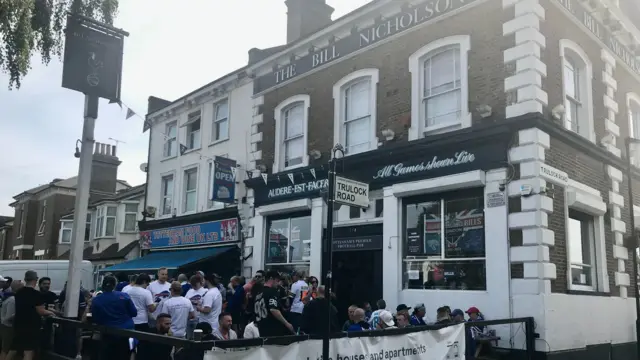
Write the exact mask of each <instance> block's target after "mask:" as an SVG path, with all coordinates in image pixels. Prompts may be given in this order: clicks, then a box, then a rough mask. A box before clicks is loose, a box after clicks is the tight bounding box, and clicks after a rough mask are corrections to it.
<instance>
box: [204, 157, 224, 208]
mask: <svg viewBox="0 0 640 360" xmlns="http://www.w3.org/2000/svg"><path fill="white" fill-rule="evenodd" d="M220 156H221V157H224V158H228V157H229V154H224V155H220ZM214 171H215V167H214V166H213V161H209V179H208V181H207V209H220V208H223V207H224V205H225V204H224V203H223V202H219V201H213V200H211V199H213V176H214Z"/></svg>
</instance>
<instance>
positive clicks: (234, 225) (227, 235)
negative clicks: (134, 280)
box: [140, 219, 238, 249]
mask: <svg viewBox="0 0 640 360" xmlns="http://www.w3.org/2000/svg"><path fill="white" fill-rule="evenodd" d="M140 238H141V239H142V243H143V244H144V245H143V247H144V248H147V249H158V248H167V247H174V246H186V245H206V244H215V243H221V242H230V241H238V219H226V220H220V221H211V222H206V223H202V224H193V225H185V226H176V227H171V228H165V229H158V230H149V231H143V232H141V233H140Z"/></svg>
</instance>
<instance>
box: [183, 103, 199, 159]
mask: <svg viewBox="0 0 640 360" xmlns="http://www.w3.org/2000/svg"><path fill="white" fill-rule="evenodd" d="M195 123H200V129H198V130H196V131H193V130H192V126H193V124H195ZM202 125H203V124H202V108H200V109H197V110H193V111H190V112H188V113H187V121H186V122H185V123H184V125H182V126H181V127H184V128H185V144H186V146H187V151H193V150H198V149H200V148H201V146H202ZM193 133H197V134H195V135H193V142H192V141H191V138H190V137H191V134H193ZM179 148H180V145H178V152H179V151H180V149H179Z"/></svg>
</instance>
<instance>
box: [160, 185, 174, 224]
mask: <svg viewBox="0 0 640 360" xmlns="http://www.w3.org/2000/svg"><path fill="white" fill-rule="evenodd" d="M161 191H162V199H161V207H162V208H161V214H162V215H171V213H172V211H173V175H166V176H163V177H162V189H161Z"/></svg>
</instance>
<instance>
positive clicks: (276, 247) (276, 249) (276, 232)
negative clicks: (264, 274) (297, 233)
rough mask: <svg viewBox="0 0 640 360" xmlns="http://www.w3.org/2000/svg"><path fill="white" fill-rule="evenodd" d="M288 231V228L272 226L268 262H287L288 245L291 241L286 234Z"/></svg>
mask: <svg viewBox="0 0 640 360" xmlns="http://www.w3.org/2000/svg"><path fill="white" fill-rule="evenodd" d="M288 232H289V229H288V228H271V231H270V232H269V249H268V251H269V253H268V254H267V262H269V263H286V262H287V245H288V243H289V239H288V238H287V236H286V234H287V233H288Z"/></svg>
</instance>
